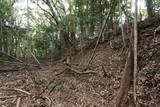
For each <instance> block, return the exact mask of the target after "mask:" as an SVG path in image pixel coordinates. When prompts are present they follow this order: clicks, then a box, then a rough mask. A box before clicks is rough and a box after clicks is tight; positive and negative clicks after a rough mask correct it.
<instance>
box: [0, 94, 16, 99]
mask: <svg viewBox="0 0 160 107" xmlns="http://www.w3.org/2000/svg"><path fill="white" fill-rule="evenodd" d="M16 97H17V95H13V96H3V97H0V99H8V98H16Z"/></svg>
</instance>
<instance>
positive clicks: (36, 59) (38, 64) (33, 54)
mask: <svg viewBox="0 0 160 107" xmlns="http://www.w3.org/2000/svg"><path fill="white" fill-rule="evenodd" d="M28 51H29V52H30V53H31V55H32V57H33V58H34V60H35V61H36V62H37V63H38V65H39V66H40V65H41V63H40V62H39V61H38V59H37V58H36V56H35V55H34V54H33V53H32V52H31V50H28Z"/></svg>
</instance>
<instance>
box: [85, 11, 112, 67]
mask: <svg viewBox="0 0 160 107" xmlns="http://www.w3.org/2000/svg"><path fill="white" fill-rule="evenodd" d="M110 13H111V8H110V9H109V12H108V14H107V16H106V19H105V20H104V24H103V26H102V29H101V31H100V33H99V35H98V40H97V42H96V45H95V48H94V50H93V53H92V55H91V57H90V59H89V61H88V63H87V65H86V67H85V69H87V68H88V66H89V64H90V63H91V61H92V59H93V57H94V54H95V51H96V48H97V46H98V43H99V40H100V37H101V36H102V33H103V31H104V28H105V26H106V23H107V21H108V18H109V15H110Z"/></svg>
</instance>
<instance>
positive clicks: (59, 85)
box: [55, 81, 63, 89]
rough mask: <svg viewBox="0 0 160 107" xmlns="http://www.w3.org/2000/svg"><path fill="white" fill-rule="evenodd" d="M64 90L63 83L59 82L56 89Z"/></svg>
mask: <svg viewBox="0 0 160 107" xmlns="http://www.w3.org/2000/svg"><path fill="white" fill-rule="evenodd" d="M62 88H63V84H62V82H61V81H57V82H56V83H55V89H62Z"/></svg>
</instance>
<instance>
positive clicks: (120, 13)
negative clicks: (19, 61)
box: [0, 0, 160, 58]
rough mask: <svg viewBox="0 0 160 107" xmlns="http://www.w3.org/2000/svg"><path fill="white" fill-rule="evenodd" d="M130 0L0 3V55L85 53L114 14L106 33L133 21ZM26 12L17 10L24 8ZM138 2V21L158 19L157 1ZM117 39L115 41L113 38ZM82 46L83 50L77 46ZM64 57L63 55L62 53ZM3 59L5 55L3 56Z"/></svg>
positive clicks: (8, 0) (14, 0)
mask: <svg viewBox="0 0 160 107" xmlns="http://www.w3.org/2000/svg"><path fill="white" fill-rule="evenodd" d="M132 2H133V1H131V0H118V1H117V0H28V1H27V0H24V1H21V0H1V1H0V23H1V24H0V51H1V53H6V54H9V55H12V56H15V57H22V58H26V57H27V55H26V53H27V50H28V49H29V50H30V51H31V52H33V54H34V55H35V56H37V57H40V58H42V57H46V56H48V54H50V55H52V54H53V53H54V54H58V55H59V57H61V56H64V55H68V54H71V52H72V53H74V52H76V51H78V50H83V46H82V45H84V42H85V40H86V39H88V38H94V37H95V36H97V35H98V34H99V32H100V30H101V28H102V25H103V24H104V20H105V17H106V15H107V13H108V12H109V11H110V10H111V12H110V15H109V19H108V21H107V24H106V27H105V31H111V30H112V31H113V30H117V29H118V28H119V27H121V26H123V25H126V24H127V23H129V22H131V21H132V20H133V16H134V14H133V10H132V8H131V7H134V6H133V5H132V4H133V3H132ZM23 3H24V4H26V6H25V8H23V9H22V8H18V4H19V6H20V7H23V6H24V5H22V6H21V4H23ZM143 3H145V4H144V5H145V6H146V8H141V7H144V5H141V1H139V12H138V20H139V21H141V20H143V19H144V18H146V17H152V16H154V15H156V14H157V15H158V14H160V13H159V7H160V3H159V2H158V0H145V2H143ZM112 38H116V37H112ZM79 43H80V45H81V46H79V45H78V44H79ZM62 52H64V53H65V54H63V55H61V54H60V53H62ZM0 55H1V56H2V55H3V54H0Z"/></svg>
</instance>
